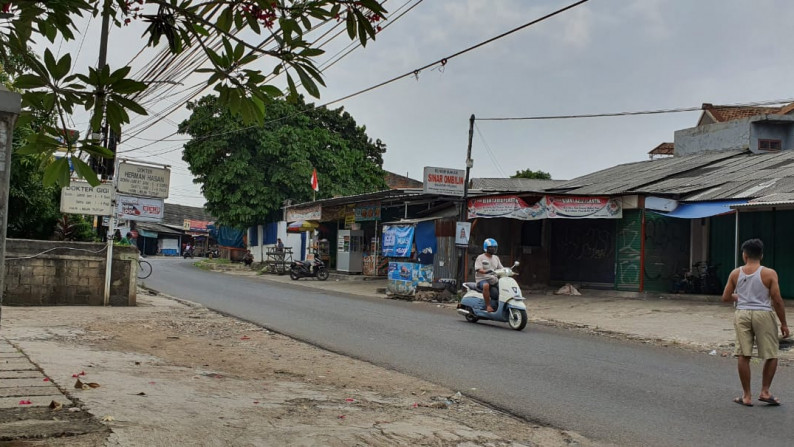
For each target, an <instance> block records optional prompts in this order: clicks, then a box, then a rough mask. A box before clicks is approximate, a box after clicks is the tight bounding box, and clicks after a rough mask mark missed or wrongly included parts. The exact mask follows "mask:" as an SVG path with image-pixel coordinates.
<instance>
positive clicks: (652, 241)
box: [643, 213, 691, 292]
mask: <svg viewBox="0 0 794 447" xmlns="http://www.w3.org/2000/svg"><path fill="white" fill-rule="evenodd" d="M690 228H691V220H690V219H679V218H675V217H667V216H663V215H661V214H657V213H647V214H646V215H645V268H644V269H643V271H644V273H645V290H648V291H651V292H670V291H671V290H672V288H673V283H674V282H675V280H676V277H677V275H680V274H681V272H683V271H684V270H689V268H690V265H689V245H690V239H689V233H690Z"/></svg>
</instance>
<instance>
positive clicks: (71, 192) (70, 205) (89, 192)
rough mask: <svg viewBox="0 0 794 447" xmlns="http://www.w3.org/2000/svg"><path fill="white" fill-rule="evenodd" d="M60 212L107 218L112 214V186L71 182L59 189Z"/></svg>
mask: <svg viewBox="0 0 794 447" xmlns="http://www.w3.org/2000/svg"><path fill="white" fill-rule="evenodd" d="M61 212H62V213H65V214H82V215H91V216H109V215H110V214H111V213H112V212H113V186H112V185H110V184H109V183H102V184H100V185H97V186H91V185H90V184H88V182H83V181H78V180H72V181H71V183H70V184H69V186H64V187H63V188H62V189H61Z"/></svg>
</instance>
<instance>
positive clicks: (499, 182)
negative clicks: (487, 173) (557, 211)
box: [471, 178, 566, 193]
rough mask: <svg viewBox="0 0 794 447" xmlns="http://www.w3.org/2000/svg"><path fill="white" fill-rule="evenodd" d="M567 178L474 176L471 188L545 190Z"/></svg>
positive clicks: (494, 190) (510, 190)
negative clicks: (542, 178)
mask: <svg viewBox="0 0 794 447" xmlns="http://www.w3.org/2000/svg"><path fill="white" fill-rule="evenodd" d="M565 182H566V180H541V179H528V178H474V179H471V189H473V190H478V191H481V192H484V193H490V192H543V191H545V190H546V189H549V188H552V187H555V186H557V185H561V184H563V183H565Z"/></svg>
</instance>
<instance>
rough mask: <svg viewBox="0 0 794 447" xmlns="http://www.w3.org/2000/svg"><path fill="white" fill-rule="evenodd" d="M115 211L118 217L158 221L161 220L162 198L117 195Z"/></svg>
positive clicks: (141, 220)
mask: <svg viewBox="0 0 794 447" xmlns="http://www.w3.org/2000/svg"><path fill="white" fill-rule="evenodd" d="M116 211H117V213H118V218H119V219H123V220H137V221H139V222H160V221H162V220H163V199H147V198H143V197H130V196H117V197H116Z"/></svg>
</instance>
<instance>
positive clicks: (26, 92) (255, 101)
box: [0, 0, 386, 185]
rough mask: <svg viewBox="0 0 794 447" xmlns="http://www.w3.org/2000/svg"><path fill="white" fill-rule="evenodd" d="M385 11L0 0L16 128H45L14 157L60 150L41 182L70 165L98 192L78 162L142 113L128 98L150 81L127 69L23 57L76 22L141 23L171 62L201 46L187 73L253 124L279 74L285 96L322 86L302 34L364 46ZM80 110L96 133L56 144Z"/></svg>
mask: <svg viewBox="0 0 794 447" xmlns="http://www.w3.org/2000/svg"><path fill="white" fill-rule="evenodd" d="M385 13H386V11H385V9H384V8H383V7H382V6H381V4H380V3H379V2H378V1H377V0H240V1H227V0H42V1H34V0H0V64H2V65H5V66H7V67H8V66H10V65H11V61H12V60H15V59H20V58H21V59H22V61H23V63H22V65H23V66H24V67H25V71H24V73H21V74H19V75H17V76H13V79H12V81H13V85H14V86H15V87H16V88H17V89H19V90H21V91H22V92H23V107H24V113H23V115H22V116H21V117H20V119H19V121H18V126H20V127H22V126H27V125H29V124H30V123H31V122H33V121H36V120H38V121H40V122H43V123H45V124H42V125H41V126H39V128H38V129H36V132H33V133H32V134H30V135H29V136H28V138H27V144H26V145H25V146H24V147H22V148H20V149H19V150H18V153H19V154H34V153H43V154H48V155H52V154H53V153H55V152H56V151H58V150H65V152H66V154H67V155H66V156H65V157H60V158H58V159H55V161H53V162H52V163H51V164H50V165H49V166H48V167H47V169H46V171H45V172H44V176H43V180H44V182H45V184H47V185H52V184H56V183H57V184H59V185H65V184H68V183H69V178H70V169H69V161H70V159H71V163H72V165H73V166H74V169H75V172H76V173H77V174H78V176H80V177H84V178H86V179H87V180H88V181H89V182H91V183H92V184H95V185H96V184H98V182H99V180H98V179H97V176H96V174H95V172H94V171H93V170H92V168H91V167H90V166H89V164H87V163H86V162H84V161H83V160H84V158H85V157H86V154H87V155H91V156H93V157H99V158H112V157H113V156H114V154H113V153H112V152H111V151H109V150H108V149H106V148H105V147H103V146H102V144H101V141H100V139H97V138H96V136H95V134H94V132H99V131H100V130H103V129H105V130H110V131H113V132H115V134H116V135H119V134H120V130H121V126H122V125H124V124H127V123H129V122H130V114H131V113H133V114H139V115H146V114H147V112H146V109H145V108H143V107H142V106H141V105H140V104H138V103H137V102H136V101H135V95H138V94H140V93H142V92H144V91H145V90H147V89H148V88H150V84H147V83H146V82H142V81H141V80H140V79H133V76H131V75H130V72H131V67H130V66H129V65H123V66H118V67H111V66H110V65H107V64H106V65H104V66H101V67H88V66H86V67H76V66H75V65H74V63H73V60H72V55H71V54H70V53H65V54H63V55H62V56H60V55H58V56H57V57H56V55H54V54H53V53H52V51H50V50H49V49H46V50H45V51H44V53H43V54H35V53H33V52H31V51H29V47H28V45H30V43H31V42H34V41H36V40H37V39H46V40H47V41H49V42H50V43H53V44H54V43H55V42H56V40H57V39H59V38H62V39H63V40H64V41H71V40H74V39H75V38H76V37H77V36H79V33H80V31H79V30H78V29H77V26H76V23H77V21H78V20H80V19H81V18H86V17H88V16H93V17H97V16H102V18H107V19H108V20H109V22H110V24H111V25H112V26H113V27H116V28H121V27H124V26H126V25H128V24H130V23H132V22H135V21H142V22H144V23H145V24H146V25H147V27H146V29H145V32H144V36H143V40H144V42H146V43H147V45H148V46H151V47H156V46H158V45H159V44H160V43H161V42H163V43H164V45H166V46H167V48H168V50H169V52H170V53H171V54H172V55H179V54H181V53H183V52H185V51H187V50H188V49H189V48H196V47H198V48H200V51H202V52H203V53H205V54H206V56H207V61H208V66H207V67H206V68H200V69H198V70H195V72H196V73H199V74H203V75H204V76H205V78H204V79H205V81H206V83H207V85H208V86H212V87H213V88H214V90H215V92H216V93H217V95H218V98H219V99H218V101H219V102H220V103H221V104H222V105H223V106H224V107H226V108H228V109H229V110H230V111H231V112H232V113H233V114H235V115H236V116H239V117H241V118H242V119H243V120H244V121H245V122H248V123H252V122H260V123H261V122H262V120H263V119H264V117H265V104H266V103H267V102H268V101H269V100H270V99H272V98H277V97H281V96H282V94H283V93H282V92H281V90H279V89H278V88H276V87H275V86H273V84H272V82H273V79H274V77H275V76H277V75H279V74H282V73H283V74H286V80H287V86H288V92H287V96H289V97H291V98H293V99H294V98H296V97H297V94H298V93H297V86H296V81H299V82H300V84H301V86H302V88H303V89H304V90H305V91H306V92H308V93H309V94H310V95H312V96H315V97H319V94H320V92H319V87H318V84H319V85H324V83H323V80H322V76H321V73H320V71H319V70H318V69H317V67H316V66H315V64H314V58H316V57H317V56H319V55H321V54H323V50H322V49H320V48H317V47H316V46H319V45H316V42H317V41H316V40H315V41H311V42H310V41H308V40H307V39H306V38H305V34H306V33H308V31H310V30H312V29H313V28H314V27H316V26H317V25H319V24H322V23H326V22H329V21H337V22H340V23H341V22H344V25H345V28H346V30H347V34H348V36H349V37H350V38H351V39H355V38H358V39H359V40H360V41H361V44H362V45H366V42H367V41H368V40H370V39H374V38H375V34H376V33H377V31H378V29H379V26H378V25H377V23H378V22H379V21H381V20H383V19H384V15H385ZM243 36H246V37H245V38H244V37H243ZM263 65H265V66H266V67H267V68H264V69H263V68H262V66H263ZM81 108H82V109H85V110H86V111H87V112H88V113H89V115H90V116H91V118H90V128H91V129H92V131H94V132H92V133H90V134H89V135H86V137H85V138H82V139H80V140H78V141H72V140H71V139H70V138H62V139H60V141H59V138H58V137H59V136H62V135H68V126H67V122H68V116H69V115H71V114H73V113H74V112H75V111H76V110H78V109H81ZM42 117H44V118H51V119H41V118H42ZM63 140H65V141H63Z"/></svg>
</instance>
